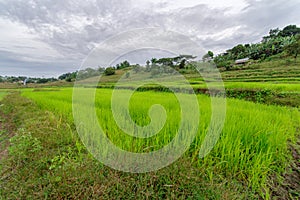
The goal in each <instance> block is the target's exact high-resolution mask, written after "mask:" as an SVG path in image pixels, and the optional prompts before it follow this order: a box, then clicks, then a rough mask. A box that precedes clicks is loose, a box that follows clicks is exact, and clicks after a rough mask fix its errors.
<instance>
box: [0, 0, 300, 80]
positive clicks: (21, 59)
mask: <svg viewBox="0 0 300 200" xmlns="http://www.w3.org/2000/svg"><path fill="white" fill-rule="evenodd" d="M299 10H300V1H299V0H172V1H171V0H169V1H167V0H40V1H38V0H0V30H1V31H0V75H2V76H5V75H24V76H44V77H51V76H54V77H57V76H58V75H60V74H62V73H65V72H69V71H75V70H77V69H78V68H79V67H80V65H81V63H82V61H83V59H84V58H85V57H86V56H87V55H88V54H89V53H90V51H91V50H92V49H93V48H94V47H95V46H96V45H97V44H99V43H101V42H103V41H104V40H106V39H108V38H110V37H112V36H114V35H116V34H119V33H121V32H124V31H129V30H132V29H136V28H148V27H157V28H162V29H165V30H169V31H176V32H179V33H181V34H184V35H186V36H188V37H189V38H191V39H192V40H193V41H194V42H196V43H197V44H198V45H200V46H202V47H203V48H204V49H205V50H213V51H214V52H218V53H220V52H222V51H224V50H226V49H228V48H231V47H233V46H234V45H237V44H239V43H242V44H244V43H254V42H259V41H260V40H261V38H262V36H264V35H266V34H268V32H269V30H270V29H271V28H277V27H279V28H283V27H285V26H286V25H289V24H296V25H298V26H299V25H300V14H299ZM135 57H137V56H136V55H135Z"/></svg>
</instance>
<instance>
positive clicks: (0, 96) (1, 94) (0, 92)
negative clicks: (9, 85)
mask: <svg viewBox="0 0 300 200" xmlns="http://www.w3.org/2000/svg"><path fill="white" fill-rule="evenodd" d="M6 94H7V92H6V91H1V90H0V101H1V100H2V99H3V98H4V97H5V95H6Z"/></svg>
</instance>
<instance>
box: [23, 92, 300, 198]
mask: <svg viewBox="0 0 300 200" xmlns="http://www.w3.org/2000/svg"><path fill="white" fill-rule="evenodd" d="M111 92H112V90H109V89H101V90H97V101H96V105H97V108H98V109H97V113H98V116H99V120H100V122H101V124H102V126H103V128H104V130H105V132H106V134H107V135H108V136H109V138H110V139H111V140H112V141H113V142H114V143H115V144H116V145H118V146H120V147H122V148H123V149H126V150H130V151H135V152H141V151H143V150H144V149H145V145H150V146H154V147H157V148H158V149H159V148H160V147H161V146H164V145H165V144H167V143H168V142H169V141H170V139H172V137H173V136H172V135H173V134H174V133H175V132H176V131H175V129H176V127H177V126H176V125H174V124H176V122H177V120H178V119H176V117H175V118H174V117H171V118H170V119H169V120H168V121H167V123H168V125H167V126H166V127H165V128H164V129H162V131H161V132H160V134H158V136H157V137H155V139H154V140H150V141H137V140H133V139H132V138H130V137H128V136H124V135H125V134H124V133H123V132H122V131H121V130H119V129H118V128H117V126H116V124H115V122H114V119H113V116H112V114H111V110H110V106H109V104H110V100H109V99H110V97H111ZM126 93H127V92H126V91H124V95H126ZM23 95H24V96H26V97H29V98H31V99H33V100H34V101H35V102H36V103H37V105H38V106H39V107H40V108H42V109H43V110H50V111H52V112H54V115H53V117H54V116H60V118H65V119H66V122H67V124H69V126H68V127H72V98H71V97H72V91H71V89H61V90H50V91H49V90H45V91H43V90H37V91H36V92H32V91H30V90H27V91H24V92H23ZM157 100H159V101H160V103H162V104H163V105H165V107H166V110H167V113H169V112H174V113H173V115H172V116H178V114H179V113H177V112H178V111H179V110H178V109H177V108H176V101H174V99H173V97H172V94H165V93H154V92H141V93H137V94H135V95H134V96H133V100H132V101H133V102H134V103H133V104H132V105H131V106H132V110H133V111H132V113H131V116H132V117H133V119H134V120H136V121H137V122H140V123H142V124H147V123H149V121H148V120H147V112H146V111H147V110H148V109H149V107H150V106H151V105H153V104H156V103H158V102H157ZM198 100H199V103H200V108H201V117H202V118H201V123H200V125H199V133H198V136H197V137H196V140H195V141H194V143H193V144H192V146H191V148H190V150H189V151H188V152H187V153H186V155H185V156H184V157H183V160H184V161H182V160H181V161H178V162H177V164H178V165H180V166H185V165H186V162H188V163H189V162H191V163H192V164H188V166H189V167H188V168H186V167H183V168H180V170H179V171H180V172H179V173H183V174H185V173H187V174H188V172H186V171H189V170H196V171H197V173H198V175H196V176H195V177H193V176H192V177H191V176H190V175H187V176H188V177H189V178H191V179H195V180H199V181H200V182H202V181H205V182H206V183H208V184H207V185H206V186H205V187H204V188H197V187H198V186H197V187H195V188H193V186H192V188H190V189H192V190H194V192H191V191H189V189H188V192H187V193H185V192H184V193H185V194H186V195H184V197H185V198H187V197H196V196H197V195H196V193H198V194H200V196H203V197H205V198H209V197H208V196H210V195H212V196H211V198H212V199H214V198H217V199H219V198H222V197H223V198H224V197H226V196H227V195H241V193H242V195H241V196H236V197H234V198H238V197H240V198H241V199H243V198H245V197H250V198H256V197H258V196H260V197H263V198H266V199H268V198H269V197H270V196H272V194H273V193H274V192H275V191H276V188H274V187H273V185H272V184H271V183H270V182H269V180H270V179H272V180H273V178H274V177H275V176H276V177H278V180H280V179H281V178H280V177H281V174H282V173H283V172H284V171H285V169H286V167H287V165H288V163H289V160H290V159H291V156H290V153H289V151H288V147H287V146H288V141H291V142H295V138H296V136H295V133H296V128H297V125H299V120H300V117H299V112H298V110H297V109H292V108H283V107H277V106H265V105H261V104H254V103H250V102H243V101H239V100H229V101H228V105H227V119H226V123H225V127H224V129H223V132H222V135H221V138H220V140H219V141H218V143H217V145H216V146H215V147H214V149H213V151H212V152H211V153H210V154H209V155H208V156H207V157H205V158H204V159H199V158H198V157H197V155H198V150H199V148H200V146H201V143H202V141H203V136H204V135H205V134H206V131H207V125H208V124H209V122H210V106H209V104H210V101H209V98H208V97H205V96H198ZM54 127H57V126H56V125H54ZM54 130H55V128H54ZM67 130H68V132H69V133H70V132H72V130H73V128H69V129H67ZM42 132H43V133H47V132H49V131H42ZM57 137H58V138H60V139H62V140H67V138H69V139H68V140H69V141H72V140H71V139H70V138H72V136H70V134H63V135H62V134H61V133H59V134H58V135H57V136H55V137H54V138H55V139H53V140H55V141H56V140H57ZM49 139H50V138H42V139H41V140H45V141H42V142H41V144H44V143H47V142H49V141H48V140H49ZM76 141H77V140H76ZM56 142H57V141H56ZM73 143H75V147H76V148H75V150H74V149H71V150H64V151H63V152H64V153H60V154H59V155H58V158H52V159H54V161H53V162H54V163H56V162H58V163H64V160H65V158H66V157H68V154H69V153H68V152H76V151H77V152H81V151H82V150H83V149H84V147H81V146H80V145H79V147H78V144H79V143H78V142H74V141H73ZM76 144H77V145H76ZM132 144H135V145H132ZM55 147H56V148H63V149H65V148H66V145H65V144H64V143H62V144H59V145H55ZM52 148H53V147H52ZM78 148H79V150H78ZM53 149H55V148H53ZM71 157H72V156H71ZM61 159H62V160H63V161H61ZM182 162H183V163H182ZM59 165H63V164H59ZM175 165H176V164H175ZM172 166H174V165H172ZM87 169H89V168H87ZM166 170H169V171H170V170H173V169H172V168H167V169H166ZM88 171H89V170H88ZM162 171H164V170H162ZM160 172H161V171H160ZM160 172H158V173H160ZM170 173H172V172H171V171H170ZM197 173H196V174H197ZM91 174H92V173H91ZM121 174H123V173H121ZM148 175H149V174H146V175H138V176H142V177H143V178H144V176H146V177H147V176H148ZM162 176H167V177H170V175H162ZM175 176H177V175H175ZM134 177H135V176H134ZM203 177H204V179H202V178H203ZM146 179H147V178H146ZM167 179H168V178H167ZM200 179H201V180H200ZM171 180H172V181H170V180H169V181H167V182H166V185H169V184H170V185H172V184H174V182H177V181H178V182H181V183H182V184H183V185H187V184H189V183H185V178H183V177H182V176H180V178H179V177H178V179H177V178H175V177H173V178H171ZM143 181H144V180H143ZM122 183H123V182H122ZM125 184H126V183H125ZM139 184H140V183H139ZM202 184H203V182H202ZM215 184H220V185H219V186H220V187H221V188H220V190H219V191H214V192H212V193H211V192H209V195H208V193H207V192H208V191H211V188H212V187H215V186H216V185H215ZM192 185H193V184H192ZM200 185H201V184H200ZM228 185H230V186H229V187H230V189H229V188H228ZM149 187H153V186H151V185H150V186H149ZM176 187H177V186H176ZM180 187H184V186H180ZM163 188H164V187H163ZM169 189H170V188H169ZM157 190H159V188H157ZM183 190H184V191H186V190H185V189H183ZM199 190H200V191H199ZM228 190H231V191H233V193H230V192H229V193H228ZM168 191H169V190H168ZM201 191H202V192H201ZM174 193H175V195H179V194H181V193H180V192H179V191H178V190H176V191H174ZM210 193H211V194H210ZM122 194H124V193H122ZM169 195H171V193H168V195H167V197H169V198H172V196H169ZM207 195H208V196H207ZM257 195H258V196H257ZM156 197H157V198H164V197H165V196H159V195H158V196H156ZM176 197H178V198H179V197H180V196H176ZM196 199H197V198H196Z"/></svg>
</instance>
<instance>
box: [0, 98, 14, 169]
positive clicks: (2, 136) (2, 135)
mask: <svg viewBox="0 0 300 200" xmlns="http://www.w3.org/2000/svg"><path fill="white" fill-rule="evenodd" d="M1 107H3V105H2V103H1V101H0V163H1V162H2V159H3V158H5V157H6V156H7V153H8V150H7V147H8V145H9V138H11V137H12V136H13V134H14V132H15V130H16V127H15V124H14V122H13V118H12V116H11V113H8V114H7V113H5V112H4V111H3V110H2V109H1Z"/></svg>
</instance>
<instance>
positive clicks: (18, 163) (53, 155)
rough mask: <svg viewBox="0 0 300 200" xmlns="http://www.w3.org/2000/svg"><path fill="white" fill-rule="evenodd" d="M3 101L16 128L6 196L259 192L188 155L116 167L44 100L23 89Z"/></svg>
mask: <svg viewBox="0 0 300 200" xmlns="http://www.w3.org/2000/svg"><path fill="white" fill-rule="evenodd" d="M49 93H51V92H49V91H48V94H49ZM39 94H42V93H39ZM56 94H57V93H56ZM53 95H55V93H53ZM56 96H57V95H56ZM57 97H58V96H57ZM38 102H39V101H38ZM2 103H3V105H4V106H3V107H2V108H1V111H0V112H1V113H2V114H5V115H6V116H7V117H9V118H11V119H13V120H12V122H13V123H15V125H16V129H15V130H14V131H13V132H14V134H15V136H14V137H12V138H11V139H10V143H11V145H10V147H9V149H8V150H9V154H8V155H7V156H6V157H5V158H2V159H1V176H0V179H1V181H0V198H3V199H245V198H247V197H253V198H254V197H255V195H256V194H255V193H254V192H252V191H251V190H250V189H249V188H247V187H246V186H245V185H244V184H243V183H240V182H238V181H237V180H231V179H230V177H221V176H211V174H210V173H208V172H210V171H211V172H212V171H213V168H217V166H215V167H211V168H206V167H205V166H203V167H199V166H197V164H195V163H194V164H192V163H191V160H190V158H188V157H184V158H182V159H180V160H178V161H177V162H175V163H174V164H172V165H171V166H169V167H167V168H165V169H162V170H159V171H156V172H151V173H146V174H130V173H123V172H118V171H115V170H112V169H110V168H108V167H105V166H103V165H102V164H101V163H99V162H98V161H96V160H94V159H93V157H92V156H91V155H90V154H89V153H88V152H87V151H86V149H85V148H84V146H83V145H82V143H81V142H80V141H79V139H78V137H77V134H76V132H75V130H74V127H73V125H72V124H70V123H69V122H68V120H65V119H64V118H65V117H64V115H61V114H59V113H57V112H51V111H47V110H46V109H40V106H41V104H40V103H41V102H39V103H38V104H36V103H34V102H33V101H31V100H28V99H25V98H23V97H20V95H19V94H17V93H14V94H11V95H9V96H7V97H6V98H5V99H4V100H3V101H2ZM38 105H39V106H38ZM50 105H51V103H50Z"/></svg>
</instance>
